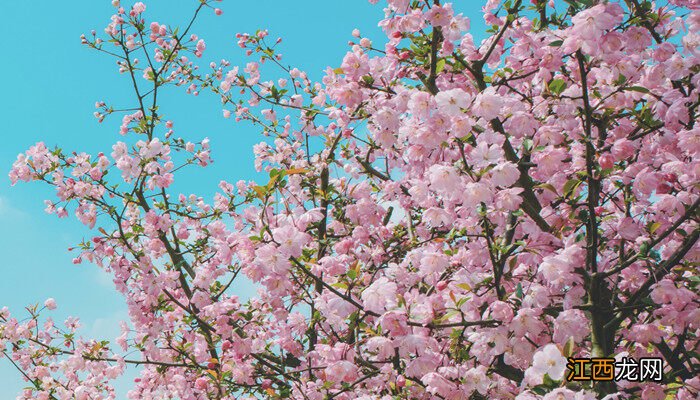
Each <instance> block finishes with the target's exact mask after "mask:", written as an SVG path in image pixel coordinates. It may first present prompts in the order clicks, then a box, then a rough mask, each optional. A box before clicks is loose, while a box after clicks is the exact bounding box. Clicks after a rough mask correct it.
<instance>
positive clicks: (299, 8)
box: [0, 0, 484, 400]
mask: <svg viewBox="0 0 700 400" xmlns="http://www.w3.org/2000/svg"><path fill="white" fill-rule="evenodd" d="M110 3H111V2H110V1H109V0H71V1H51V0H36V1H31V2H30V1H12V0H0V10H1V13H2V16H3V18H2V23H1V24H0V43H1V45H2V48H3V56H2V57H1V58H0V76H2V84H1V86H0V138H1V139H2V144H1V145H0V254H1V255H2V256H1V258H0V308H1V307H3V306H8V307H9V308H10V310H11V311H12V312H13V314H15V315H17V316H19V315H23V313H22V311H23V308H24V307H25V306H26V305H28V304H36V303H43V301H44V300H45V299H46V298H48V297H53V298H55V299H56V301H57V302H58V309H57V310H56V311H54V312H52V313H51V314H50V315H51V316H52V317H53V318H54V319H55V320H57V321H63V320H64V319H65V318H66V317H68V316H76V317H79V318H80V319H81V322H82V328H81V333H82V334H84V335H85V336H88V337H95V338H100V339H107V340H113V339H114V338H115V337H116V336H118V335H119V321H120V320H127V319H128V317H127V313H126V307H125V303H124V300H123V299H122V298H121V296H120V295H119V294H118V293H117V292H116V291H115V290H114V289H113V287H112V283H111V279H110V277H109V276H107V274H105V273H103V272H102V271H101V270H100V269H99V268H98V267H96V266H94V265H90V264H82V265H78V266H76V265H73V264H72V262H71V260H72V258H73V257H74V256H75V254H72V253H71V252H69V251H68V250H67V249H68V247H71V246H74V245H75V244H77V243H79V242H80V241H81V240H82V239H83V238H89V237H90V236H89V233H88V232H87V230H86V229H85V228H84V227H83V226H82V225H80V224H79V223H78V222H77V221H75V219H74V218H73V217H72V216H71V218H68V219H58V218H56V217H55V216H52V215H48V214H45V213H44V211H43V209H44V204H43V200H44V199H48V198H53V192H52V190H51V188H50V187H48V186H47V185H45V184H41V183H29V184H18V185H17V186H15V187H11V186H10V182H9V179H7V178H6V174H7V172H9V170H10V167H11V165H12V162H13V161H14V160H15V158H16V156H17V154H18V153H20V152H23V151H25V150H26V149H27V148H28V147H29V146H31V145H33V144H34V143H36V142H38V141H44V142H45V143H46V144H47V146H49V147H50V148H51V147H53V146H54V145H60V146H61V147H62V148H63V149H64V150H65V151H78V152H80V151H85V152H88V153H91V154H96V153H98V152H100V151H103V152H104V153H107V154H109V153H110V152H111V146H112V144H113V143H115V142H116V141H118V140H124V138H123V137H121V136H120V135H119V134H118V125H119V123H120V119H121V117H120V116H116V115H115V116H112V118H111V120H110V119H109V118H108V120H107V121H106V122H104V123H103V124H98V123H97V121H96V120H95V118H94V117H93V116H92V113H93V111H95V110H94V103H95V101H98V100H104V101H107V103H108V104H112V105H114V106H115V107H132V106H133V103H132V97H131V93H130V83H129V82H128V81H127V80H126V78H127V77H126V75H119V74H118V72H117V68H116V65H115V61H114V59H112V58H110V57H109V56H106V55H104V54H101V53H98V52H96V51H94V50H90V49H88V48H87V47H85V46H83V45H81V44H80V35H81V34H83V33H85V34H88V35H89V33H90V30H91V29H95V30H96V31H98V32H103V29H104V27H105V26H106V25H107V24H108V23H109V18H110V16H111V15H112V14H113V11H114V9H113V7H112V6H111V4H110ZM122 3H123V4H124V5H125V6H126V7H128V6H130V5H131V4H132V3H133V2H129V1H122ZM145 3H146V4H147V6H148V8H147V10H146V14H145V18H146V19H147V21H153V20H155V21H158V22H161V23H167V24H170V25H180V26H181V25H184V24H185V23H186V22H187V21H189V18H190V16H191V13H192V11H193V10H194V8H195V7H196V4H197V1H196V0H151V1H145ZM457 3H460V2H459V1H457ZM461 3H462V4H460V5H458V6H457V7H456V8H457V9H458V10H459V11H461V12H464V13H465V15H468V16H469V17H470V18H471V19H472V30H474V31H476V32H479V33H480V34H474V36H475V37H476V38H477V40H478V39H480V38H481V37H483V36H482V35H481V33H483V30H484V28H483V20H482V19H481V16H480V7H477V6H476V5H477V4H479V3H477V2H474V3H472V2H471V1H470V2H466V1H464V2H461ZM464 3H468V4H464ZM219 4H221V8H222V9H223V10H224V14H223V15H222V16H218V17H217V16H215V15H214V13H213V11H212V10H205V11H204V12H203V13H202V14H201V16H200V18H198V20H197V22H196V23H195V25H194V27H193V29H192V32H193V33H196V34H198V35H199V36H200V37H202V38H204V39H205V40H206V42H207V51H206V52H205V55H204V57H203V58H202V59H201V60H198V61H199V62H200V63H201V65H203V66H206V65H207V64H208V63H209V61H214V60H220V59H221V58H226V59H228V60H230V61H231V62H232V64H234V65H236V64H238V65H245V62H246V61H245V59H244V57H243V53H242V51H241V49H240V48H238V47H237V46H236V39H235V37H234V35H235V34H236V33H237V32H249V33H253V32H255V30H256V29H258V28H267V29H269V31H270V36H271V38H276V37H278V36H281V37H283V38H284V42H283V44H282V47H281V52H282V53H283V54H284V56H285V62H286V63H288V64H290V65H293V66H296V67H299V68H300V69H302V70H306V71H307V72H308V73H309V75H310V76H311V77H312V78H314V79H315V80H318V79H320V78H321V76H322V71H323V69H325V68H326V67H327V66H332V67H334V68H335V67H337V66H339V65H340V63H341V61H342V57H343V55H344V54H345V52H346V51H347V50H348V47H347V42H348V40H350V39H352V37H351V32H352V30H353V28H358V29H360V31H361V32H362V34H363V36H368V37H370V38H372V39H373V40H374V41H375V45H379V46H378V47H380V48H381V47H383V43H384V40H383V35H382V34H381V31H380V30H379V29H378V28H377V22H378V21H379V20H380V19H381V18H382V17H383V14H384V13H383V10H382V5H381V3H380V4H378V5H371V4H369V3H368V2H367V1H366V0H305V1H289V0H257V1H238V0H236V1H234V0H229V1H224V2H223V3H219ZM470 6H471V7H473V8H472V9H468V8H470ZM161 98H162V99H163V101H162V103H161V110H162V111H164V112H165V113H166V115H167V117H168V118H169V119H172V120H173V121H174V123H175V128H176V132H177V134H178V135H180V136H183V137H184V138H186V139H188V140H191V141H198V140H201V139H203V138H204V137H209V138H210V139H211V143H212V150H213V154H212V155H213V157H214V160H215V163H214V164H213V165H212V166H211V167H208V168H207V169H205V170H203V171H204V172H205V174H195V173H192V172H202V170H201V169H199V170H191V173H190V174H187V173H185V174H184V176H180V177H179V181H178V182H177V187H178V188H185V189H183V191H184V192H185V193H186V194H189V193H197V194H200V195H206V196H209V195H210V194H211V193H213V191H214V190H216V185H217V183H218V182H219V181H220V180H222V179H226V180H228V181H230V182H235V181H237V180H238V179H253V178H255V176H256V173H255V170H254V167H253V154H252V146H253V145H254V144H255V143H257V142H259V141H260V140H261V138H262V136H261V135H260V134H259V132H258V130H257V129H256V128H255V127H253V126H252V125H250V124H247V123H240V124H236V123H235V122H234V121H233V119H230V120H225V119H224V118H223V117H222V113H221V105H220V102H219V100H218V99H217V98H216V97H215V96H214V95H212V94H210V93H202V94H201V95H200V96H199V97H193V96H188V95H185V94H184V89H181V88H179V89H177V88H173V89H170V90H168V91H167V92H165V95H164V96H162V97H161ZM3 177H4V178H3ZM209 198H210V197H209ZM241 289H242V290H245V288H241ZM133 374H134V372H133V371H132V372H131V373H130V374H129V375H130V376H128V377H126V378H125V379H123V380H122V382H120V384H119V385H118V389H119V393H118V394H119V396H118V398H125V395H126V390H125V388H126V387H128V381H129V380H130V379H133ZM25 386H26V383H25V382H23V381H22V379H21V377H20V375H19V373H18V372H17V371H16V370H14V369H13V367H12V366H11V365H10V364H9V363H8V361H7V360H3V359H0V400H9V399H14V398H15V396H16V394H17V393H18V392H19V391H20V390H21V389H22V388H23V387H25Z"/></svg>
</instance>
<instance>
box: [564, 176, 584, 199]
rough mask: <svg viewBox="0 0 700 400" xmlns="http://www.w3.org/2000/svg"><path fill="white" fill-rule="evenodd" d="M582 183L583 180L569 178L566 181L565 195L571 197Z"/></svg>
mask: <svg viewBox="0 0 700 400" xmlns="http://www.w3.org/2000/svg"><path fill="white" fill-rule="evenodd" d="M580 184H581V181H580V180H578V179H569V180H568V181H566V183H565V184H564V197H569V196H570V195H571V194H572V193H573V192H574V191H575V190H576V188H577V187H578V186H579V185H580Z"/></svg>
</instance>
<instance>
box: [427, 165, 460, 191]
mask: <svg viewBox="0 0 700 400" xmlns="http://www.w3.org/2000/svg"><path fill="white" fill-rule="evenodd" d="M428 179H429V180H430V187H431V189H433V190H435V191H436V192H438V193H441V194H450V193H454V191H455V189H456V187H457V185H458V184H459V182H460V177H459V173H458V172H457V170H456V169H455V168H454V167H451V166H447V165H440V164H437V165H433V166H432V167H430V170H429V171H428Z"/></svg>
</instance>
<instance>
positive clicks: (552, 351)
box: [528, 343, 566, 381]
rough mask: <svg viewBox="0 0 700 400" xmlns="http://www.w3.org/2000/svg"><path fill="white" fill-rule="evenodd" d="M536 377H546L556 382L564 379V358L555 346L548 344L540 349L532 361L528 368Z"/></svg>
mask: <svg viewBox="0 0 700 400" xmlns="http://www.w3.org/2000/svg"><path fill="white" fill-rule="evenodd" d="M528 370H531V371H532V372H533V373H534V375H535V376H536V377H544V375H545V374H546V375H548V376H549V377H550V378H551V379H553V380H555V381H558V380H561V379H562V378H563V377H564V371H566V358H565V357H564V356H563V355H562V354H561V351H559V348H558V347H557V346H556V345H555V344H552V343H550V344H548V345H545V346H544V347H542V348H540V349H539V350H538V351H537V352H536V353H535V356H534V357H533V359H532V366H531V367H530V368H528Z"/></svg>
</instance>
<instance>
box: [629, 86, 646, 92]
mask: <svg viewBox="0 0 700 400" xmlns="http://www.w3.org/2000/svg"><path fill="white" fill-rule="evenodd" d="M625 90H631V91H633V92H639V93H649V89H647V88H645V87H643V86H628V87H626V88H625Z"/></svg>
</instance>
